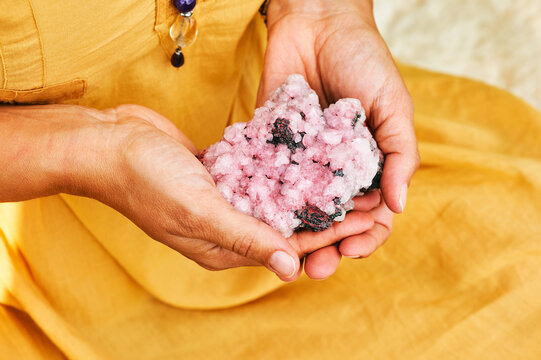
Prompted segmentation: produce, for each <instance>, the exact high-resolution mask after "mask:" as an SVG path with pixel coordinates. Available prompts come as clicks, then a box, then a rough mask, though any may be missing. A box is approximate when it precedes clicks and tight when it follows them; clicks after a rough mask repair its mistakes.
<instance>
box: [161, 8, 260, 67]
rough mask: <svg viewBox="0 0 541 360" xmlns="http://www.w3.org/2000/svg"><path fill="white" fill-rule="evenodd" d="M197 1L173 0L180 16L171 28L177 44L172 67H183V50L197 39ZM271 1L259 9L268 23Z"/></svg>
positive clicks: (172, 56) (172, 37) (172, 57)
mask: <svg viewBox="0 0 541 360" xmlns="http://www.w3.org/2000/svg"><path fill="white" fill-rule="evenodd" d="M196 4H197V0H173V5H174V6H175V8H176V9H177V10H178V12H179V15H178V16H177V18H176V19H175V22H174V23H173V25H171V27H170V28H169V36H171V39H173V41H174V42H175V44H177V49H176V50H175V52H174V53H173V55H171V65H173V66H174V67H177V68H178V67H181V66H182V65H184V54H183V53H182V48H185V47H187V46H190V45H191V44H193V43H194V41H195V39H196V38H197V21H196V20H195V17H194V16H193V10H194V8H195V5H196ZM268 5H269V0H265V1H264V2H263V4H262V5H261V7H260V8H259V13H260V14H261V16H263V18H264V19H265V24H266V23H267V7H268Z"/></svg>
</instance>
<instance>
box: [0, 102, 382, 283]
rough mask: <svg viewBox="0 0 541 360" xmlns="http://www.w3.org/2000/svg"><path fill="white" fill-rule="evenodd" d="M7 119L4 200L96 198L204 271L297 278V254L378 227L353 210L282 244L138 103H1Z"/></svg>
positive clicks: (0, 196) (179, 137)
mask: <svg viewBox="0 0 541 360" xmlns="http://www.w3.org/2000/svg"><path fill="white" fill-rule="evenodd" d="M0 120H2V121H0V139H2V140H5V144H6V147H4V148H3V149H5V150H6V151H3V152H2V153H0V162H1V163H3V162H4V161H5V162H6V163H7V162H9V163H10V164H11V166H10V167H4V168H5V169H7V171H6V172H4V173H3V174H2V175H1V176H0V189H1V190H0V201H19V200H25V199H29V198H33V197H38V196H45V195H51V194H56V193H59V192H66V193H71V194H75V195H82V196H87V197H91V198H95V199H97V200H99V201H101V202H103V203H105V204H107V205H109V206H111V207H113V208H115V209H116V210H118V211H119V212H121V213H123V214H124V215H125V216H127V217H128V218H129V219H130V220H132V221H133V222H134V223H135V224H136V225H138V226H139V227H140V228H141V229H142V230H144V231H145V232H146V233H147V234H148V235H150V236H151V237H152V238H154V239H156V240H158V241H160V242H162V243H164V244H166V245H168V246H170V247H171V248H173V249H175V250H177V251H179V252H180V253H182V254H183V255H185V256H187V257H188V258H190V259H192V260H194V261H195V262H197V263H198V264H200V265H201V266H203V267H205V268H207V269H212V270H220V269H226V268H231V267H237V266H250V265H263V266H266V267H267V268H268V269H270V270H271V271H273V272H275V273H276V274H277V275H278V276H279V277H280V278H281V279H283V280H286V281H291V280H295V279H296V278H297V277H298V276H299V274H300V272H301V269H302V267H301V266H300V261H299V258H302V257H304V256H305V255H306V254H308V253H312V252H314V251H315V250H317V249H319V248H322V247H326V246H328V245H330V244H333V243H335V242H337V241H338V240H339V239H342V238H344V237H348V236H351V235H354V234H357V233H362V232H364V231H366V230H367V229H369V228H371V227H372V226H373V220H372V218H371V216H370V215H369V214H366V213H363V212H354V213H353V214H352V215H350V219H351V220H348V221H344V222H343V223H341V224H336V225H335V226H333V227H332V228H331V229H329V230H327V231H325V232H322V233H318V234H315V235H314V234H313V233H308V232H304V233H299V234H295V235H293V236H292V237H290V238H288V239H285V238H284V237H282V236H281V235H280V234H279V233H278V232H277V231H275V230H273V229H272V228H270V227H269V226H268V225H266V224H264V223H262V222H260V221H258V220H256V219H255V218H253V217H250V216H247V215H244V214H242V213H240V212H238V211H236V210H235V209H234V208H233V207H232V206H231V205H229V203H227V201H226V200H225V199H224V198H223V197H222V196H221V195H220V194H219V192H218V191H217V190H216V188H215V186H214V183H213V180H212V178H211V176H210V175H209V174H208V172H207V171H206V169H205V168H204V167H203V166H202V165H201V163H200V162H199V161H198V160H197V158H196V157H195V155H194V154H195V152H196V149H195V146H194V145H193V144H192V143H191V142H190V141H189V140H188V139H187V138H186V137H185V136H184V135H183V134H182V133H181V132H180V131H178V130H177V129H176V127H175V126H174V125H173V124H172V123H171V122H169V121H168V120H167V119H166V118H164V117H163V116H161V115H159V114H157V113H156V112H154V111H152V110H150V109H147V108H144V107H141V106H135V105H123V106H119V107H117V108H115V109H110V110H105V111H97V110H94V109H89V108H84V107H79V106H66V105H65V106H62V105H48V106H29V107H3V108H0Z"/></svg>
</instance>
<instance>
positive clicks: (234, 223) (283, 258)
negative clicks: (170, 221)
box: [188, 197, 300, 281]
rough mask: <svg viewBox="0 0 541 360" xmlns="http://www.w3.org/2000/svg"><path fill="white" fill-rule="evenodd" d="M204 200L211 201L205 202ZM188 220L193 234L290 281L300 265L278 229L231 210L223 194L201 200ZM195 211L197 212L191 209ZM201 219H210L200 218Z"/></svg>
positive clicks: (194, 236)
mask: <svg viewBox="0 0 541 360" xmlns="http://www.w3.org/2000/svg"><path fill="white" fill-rule="evenodd" d="M205 204H212V205H210V206H205ZM199 205H200V206H198V207H197V209H193V214H194V218H192V219H191V221H190V225H188V226H190V227H191V230H192V231H191V232H192V234H191V236H190V237H193V238H198V239H204V240H207V241H210V242H212V243H214V244H216V245H218V246H220V247H222V248H224V249H227V250H230V251H232V252H234V253H236V254H239V255H241V256H243V257H245V258H248V259H251V260H254V261H256V262H258V263H259V264H261V265H264V266H265V267H267V268H268V269H269V270H271V271H272V272H274V273H276V274H277V275H278V277H280V279H282V280H284V281H292V280H294V279H295V276H296V274H297V272H298V269H299V267H300V262H299V257H298V255H297V252H296V251H295V250H294V249H293V247H292V246H291V245H290V243H289V242H288V241H287V240H286V238H284V237H283V236H282V235H281V234H280V233H279V232H278V231H276V230H274V229H272V228H271V227H270V226H268V225H266V224H265V223H263V222H261V221H259V220H257V219H255V218H253V217H251V216H248V215H245V214H243V213H241V212H239V211H237V210H235V209H234V208H233V207H232V206H231V205H230V204H229V203H227V202H226V201H225V200H224V199H223V198H221V197H220V198H219V199H216V198H213V199H211V200H210V201H201V200H200V204H199ZM195 211H197V212H195ZM201 219H210V221H204V222H202V221H201Z"/></svg>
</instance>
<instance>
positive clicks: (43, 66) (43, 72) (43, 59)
mask: <svg viewBox="0 0 541 360" xmlns="http://www.w3.org/2000/svg"><path fill="white" fill-rule="evenodd" d="M27 1H28V6H30V11H31V12H32V19H33V20H34V26H35V27H36V33H37V34H38V41H39V50H40V52H41V74H42V76H41V86H45V84H46V81H47V74H46V72H45V69H46V67H45V54H44V52H43V42H42V41H41V34H40V32H39V28H38V21H37V19H36V14H35V13H34V7H33V6H32V1H31V0H27Z"/></svg>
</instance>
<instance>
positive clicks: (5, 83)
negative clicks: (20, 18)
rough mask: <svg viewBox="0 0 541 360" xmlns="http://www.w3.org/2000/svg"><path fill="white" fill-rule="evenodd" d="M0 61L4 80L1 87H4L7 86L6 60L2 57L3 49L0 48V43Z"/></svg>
mask: <svg viewBox="0 0 541 360" xmlns="http://www.w3.org/2000/svg"><path fill="white" fill-rule="evenodd" d="M0 62H2V73H3V74H4V82H3V84H2V89H5V88H6V87H7V86H8V71H7V69H6V61H5V59H4V51H3V50H2V44H0Z"/></svg>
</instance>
